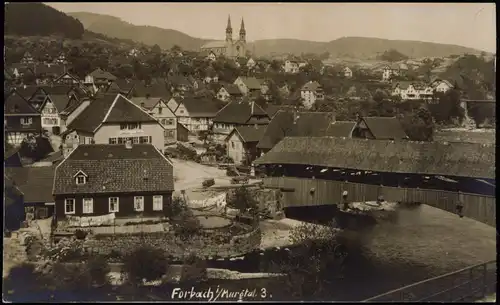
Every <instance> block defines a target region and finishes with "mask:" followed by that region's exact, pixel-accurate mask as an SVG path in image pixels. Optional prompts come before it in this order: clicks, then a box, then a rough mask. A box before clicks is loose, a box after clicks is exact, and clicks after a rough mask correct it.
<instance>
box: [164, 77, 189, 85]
mask: <svg viewBox="0 0 500 305" xmlns="http://www.w3.org/2000/svg"><path fill="white" fill-rule="evenodd" d="M167 82H168V83H170V84H172V85H175V86H180V85H185V86H191V85H192V84H191V82H190V81H189V80H188V79H187V78H186V77H185V76H182V75H171V76H169V77H168V78H167Z"/></svg>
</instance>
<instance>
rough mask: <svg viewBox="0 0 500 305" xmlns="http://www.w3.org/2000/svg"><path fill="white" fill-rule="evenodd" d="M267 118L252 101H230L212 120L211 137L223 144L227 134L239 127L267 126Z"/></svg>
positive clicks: (265, 113)
mask: <svg viewBox="0 0 500 305" xmlns="http://www.w3.org/2000/svg"><path fill="white" fill-rule="evenodd" d="M269 121H270V119H269V116H268V114H267V112H265V111H264V109H262V108H261V107H260V106H259V105H258V104H257V103H255V102H253V101H248V100H244V101H232V102H230V103H229V104H227V105H226V106H224V107H223V108H222V109H221V110H219V112H217V114H216V115H215V117H214V119H213V127H212V131H213V137H214V140H215V141H216V142H218V143H219V144H224V143H225V140H226V138H227V136H228V135H229V133H230V132H231V131H232V130H233V129H234V128H236V127H239V126H249V125H250V126H255V125H265V126H267V124H269Z"/></svg>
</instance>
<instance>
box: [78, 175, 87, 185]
mask: <svg viewBox="0 0 500 305" xmlns="http://www.w3.org/2000/svg"><path fill="white" fill-rule="evenodd" d="M86 182H87V177H85V176H84V175H78V176H76V184H77V185H80V184H85V183H86Z"/></svg>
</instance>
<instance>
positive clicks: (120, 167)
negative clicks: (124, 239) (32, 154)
mask: <svg viewBox="0 0 500 305" xmlns="http://www.w3.org/2000/svg"><path fill="white" fill-rule="evenodd" d="M173 174H174V173H173V165H172V162H171V161H170V160H169V159H168V158H167V157H165V156H164V155H163V154H162V152H160V151H159V150H158V149H157V148H156V147H154V146H153V145H151V144H130V143H127V144H121V145H109V144H100V145H80V146H78V148H76V149H75V150H74V151H72V153H71V154H70V155H69V156H68V157H66V158H65V159H64V160H63V161H62V162H61V163H60V164H59V165H58V166H57V167H56V170H55V177H54V185H53V189H52V193H53V195H54V199H55V207H56V208H55V210H56V213H55V215H56V220H57V221H58V222H59V221H63V220H67V219H68V218H72V217H77V219H79V220H81V221H82V222H84V221H85V220H88V219H89V218H92V217H98V216H105V215H109V214H114V216H115V217H117V218H126V217H139V216H149V217H151V216H153V217H154V216H158V217H164V216H165V215H166V214H165V213H166V212H167V211H168V206H169V205H170V204H171V203H172V192H173V191H174V175H173ZM88 221H89V220H88Z"/></svg>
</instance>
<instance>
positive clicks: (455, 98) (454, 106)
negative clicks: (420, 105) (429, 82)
mask: <svg viewBox="0 0 500 305" xmlns="http://www.w3.org/2000/svg"><path fill="white" fill-rule="evenodd" d="M429 110H430V112H431V114H432V117H433V118H434V119H435V121H436V122H437V123H445V124H448V123H451V122H452V121H453V119H458V120H459V121H461V120H462V119H463V118H464V115H465V111H464V109H463V108H462V107H461V106H460V92H459V91H458V90H456V89H451V90H448V91H447V92H446V93H444V94H440V95H438V102H437V103H436V104H431V105H429Z"/></svg>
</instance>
